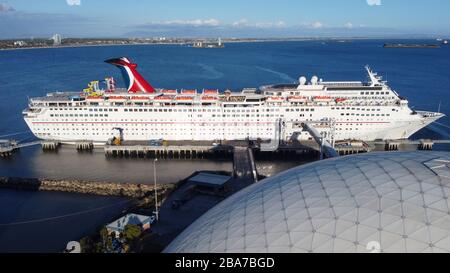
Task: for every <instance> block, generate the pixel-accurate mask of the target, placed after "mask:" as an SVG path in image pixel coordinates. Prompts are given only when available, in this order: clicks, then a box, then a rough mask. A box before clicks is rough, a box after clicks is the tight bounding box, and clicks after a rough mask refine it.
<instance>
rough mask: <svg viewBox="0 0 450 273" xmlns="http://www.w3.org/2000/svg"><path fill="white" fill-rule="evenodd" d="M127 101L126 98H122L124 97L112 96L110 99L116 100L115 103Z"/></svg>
mask: <svg viewBox="0 0 450 273" xmlns="http://www.w3.org/2000/svg"><path fill="white" fill-rule="evenodd" d="M126 99H127V98H126V97H122V96H110V97H108V100H114V101H118V100H121V101H123V100H126Z"/></svg>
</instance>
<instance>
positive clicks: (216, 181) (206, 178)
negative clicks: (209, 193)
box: [189, 173, 231, 187]
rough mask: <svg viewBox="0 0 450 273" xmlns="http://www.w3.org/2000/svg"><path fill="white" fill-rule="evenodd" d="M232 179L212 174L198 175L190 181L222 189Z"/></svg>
mask: <svg viewBox="0 0 450 273" xmlns="http://www.w3.org/2000/svg"><path fill="white" fill-rule="evenodd" d="M230 179H231V177H230V176H226V175H218V174H211V173H199V174H198V175H196V176H194V177H192V178H191V179H189V181H190V182H193V183H196V184H202V185H207V186H213V187H222V186H224V185H225V184H226V183H227V182H228V181H230Z"/></svg>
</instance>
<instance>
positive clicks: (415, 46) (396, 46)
mask: <svg viewBox="0 0 450 273" xmlns="http://www.w3.org/2000/svg"><path fill="white" fill-rule="evenodd" d="M383 47H384V48H440V47H441V46H440V45H438V44H384V45H383Z"/></svg>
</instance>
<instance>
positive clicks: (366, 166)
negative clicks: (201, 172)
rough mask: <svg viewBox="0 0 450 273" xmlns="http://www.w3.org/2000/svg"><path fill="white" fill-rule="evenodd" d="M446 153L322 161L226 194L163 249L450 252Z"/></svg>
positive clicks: (448, 162) (449, 178)
mask: <svg viewBox="0 0 450 273" xmlns="http://www.w3.org/2000/svg"><path fill="white" fill-rule="evenodd" d="M449 196H450V153H449V152H395V153H371V154H365V155H357V156H348V157H342V158H337V159H330V160H324V161H320V162H315V163H312V164H308V165H305V166H301V167H297V168H294V169H291V170H289V171H286V172H284V173H281V174H279V175H277V176H274V177H272V178H269V179H266V180H263V181H261V182H259V183H257V184H255V185H252V186H250V187H248V188H246V189H244V190H243V191H241V192H239V193H237V194H235V195H233V196H231V197H229V198H228V199H226V200H225V201H223V202H222V203H220V204H219V205H217V206H216V207H214V208H213V209H211V210H210V211H208V212H207V213H206V214H205V215H203V216H202V217H201V218H199V219H198V220H197V221H196V222H194V223H193V224H192V225H191V226H190V227H188V228H187V229H186V230H185V231H183V232H182V234H180V235H179V236H178V237H177V238H176V239H175V240H174V241H173V242H172V243H171V244H170V245H169V246H168V247H167V248H166V249H165V252H181V253H196V252H202V253H210V252H213V253H245V252H247V253H260V252H262V253H267V252H268V253H278V252H326V253H333V252H338V253H341V252H359V253H367V252H371V251H381V252H395V253H398V252H413V253H416V252H450V202H449Z"/></svg>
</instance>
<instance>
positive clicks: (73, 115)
mask: <svg viewBox="0 0 450 273" xmlns="http://www.w3.org/2000/svg"><path fill="white" fill-rule="evenodd" d="M50 117H52V118H53V117H80V118H82V117H86V118H87V117H105V118H107V117H109V115H108V114H89V115H88V114H84V115H83V114H50Z"/></svg>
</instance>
